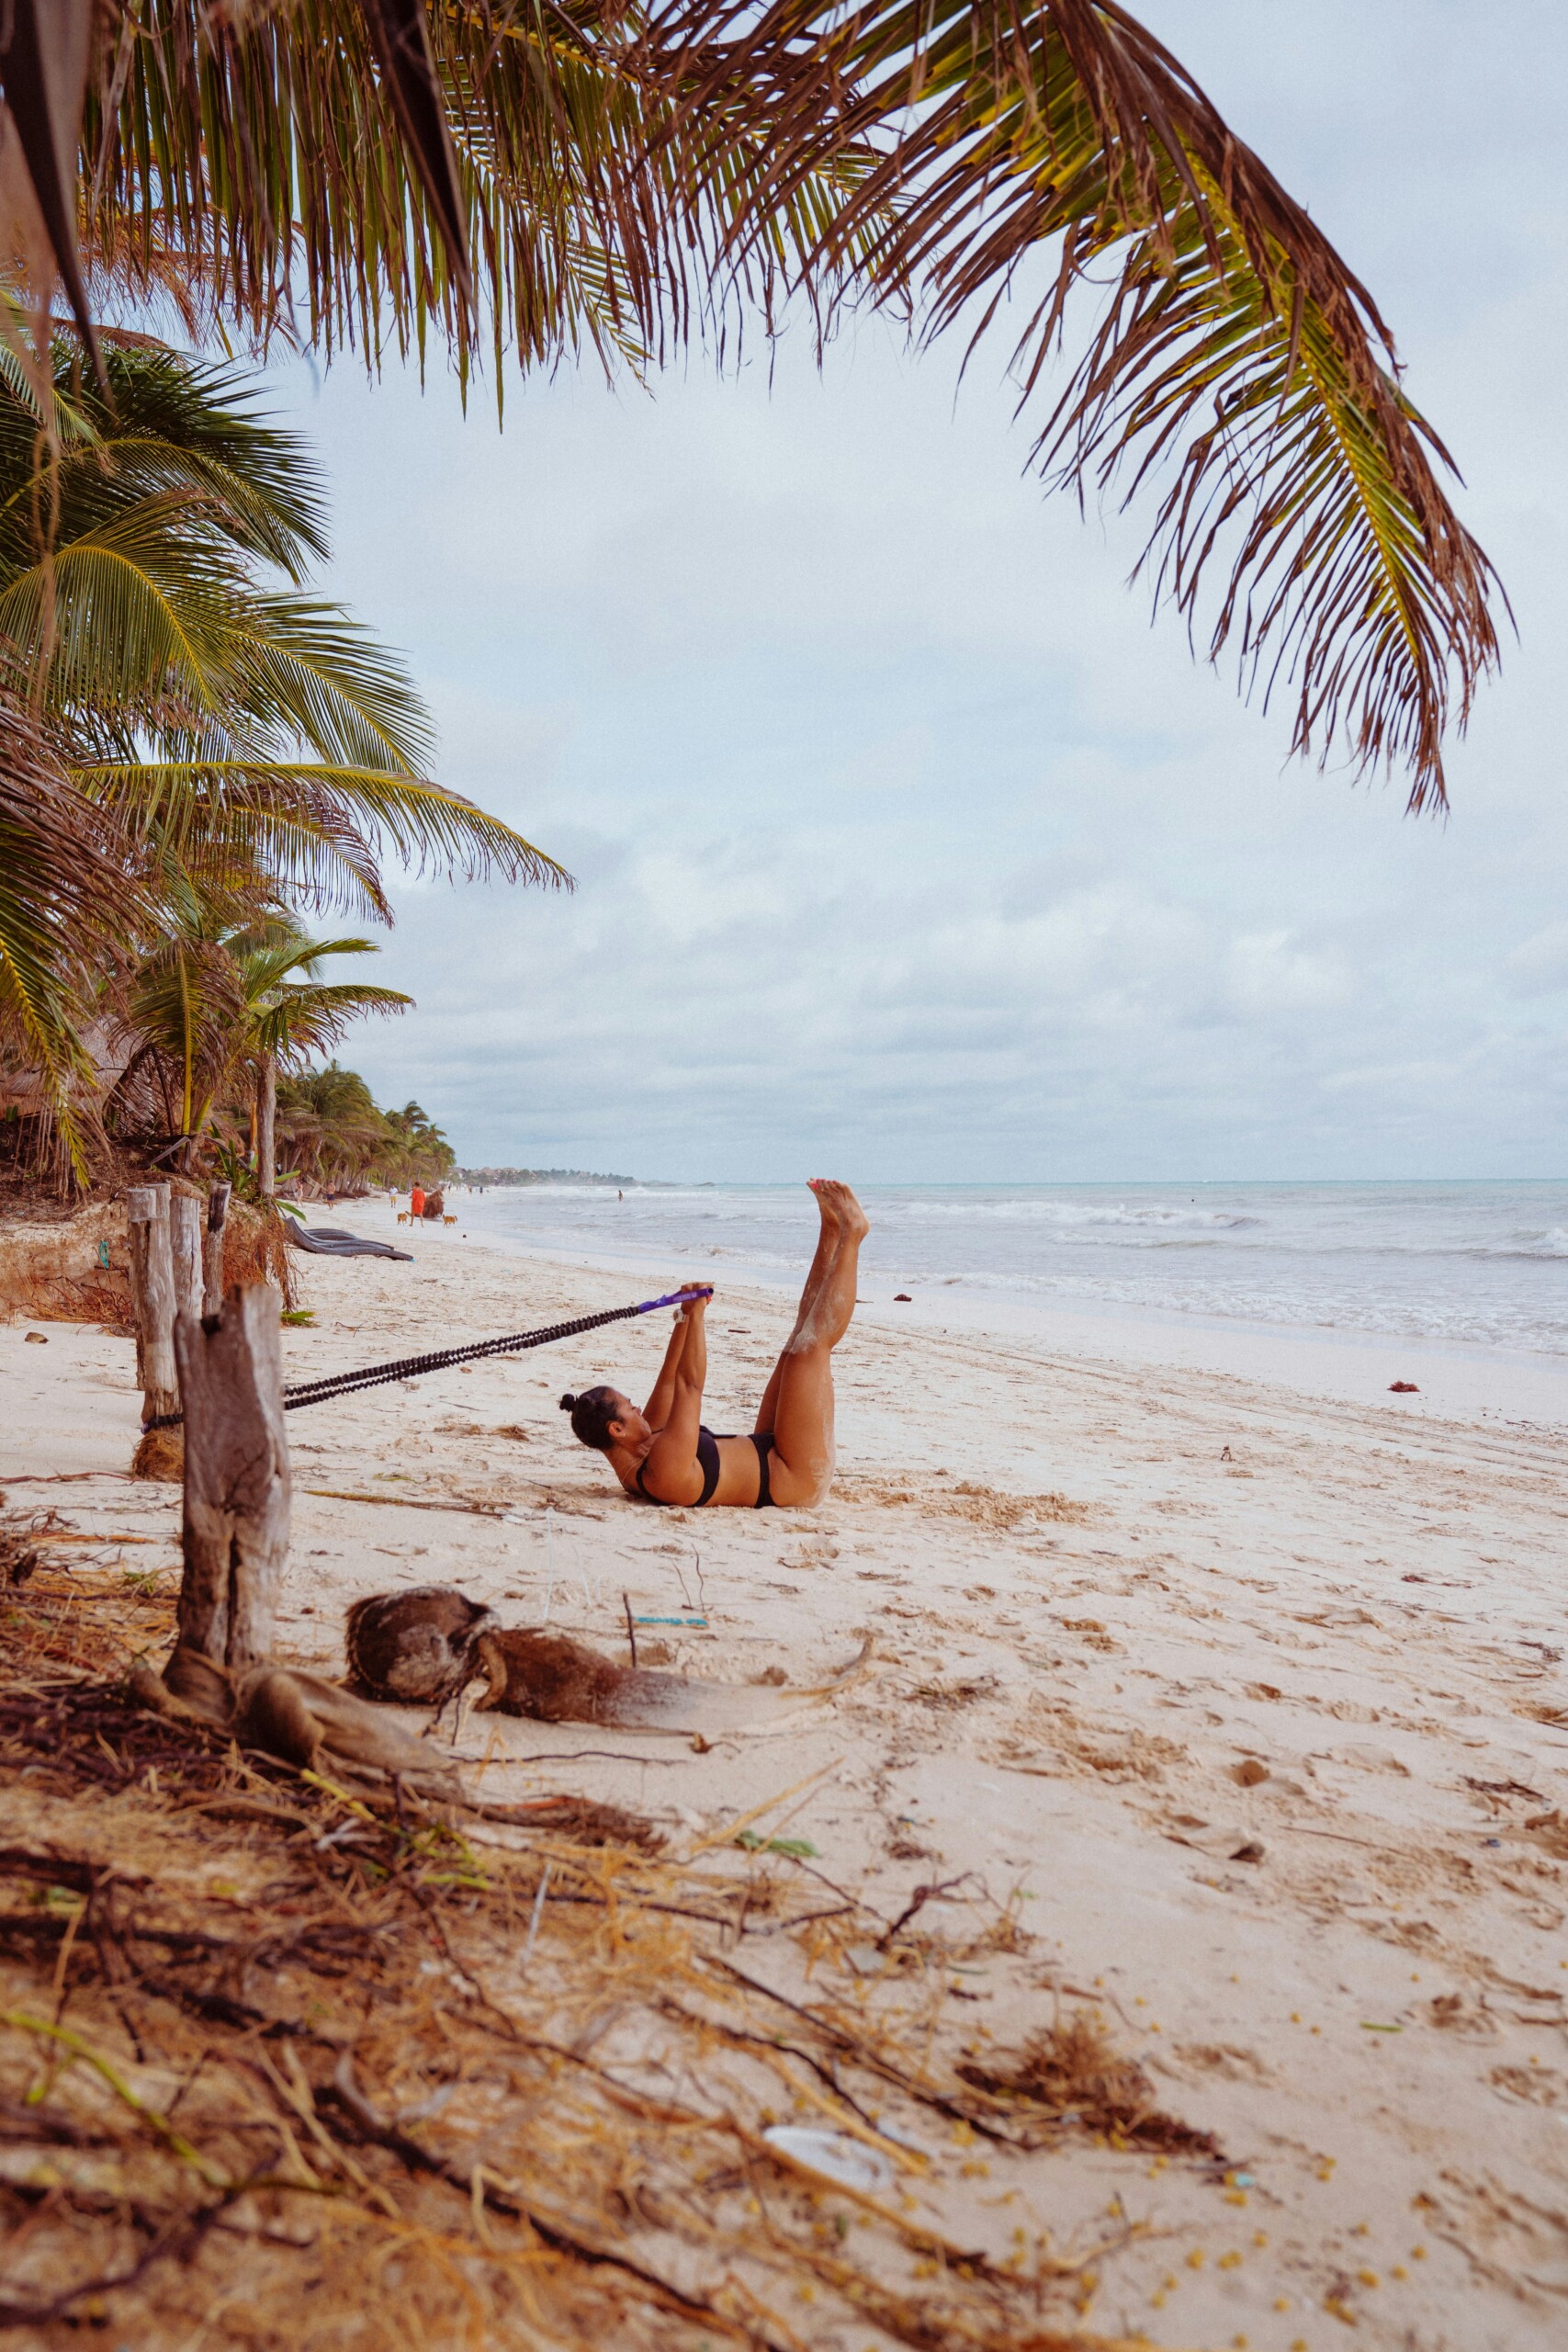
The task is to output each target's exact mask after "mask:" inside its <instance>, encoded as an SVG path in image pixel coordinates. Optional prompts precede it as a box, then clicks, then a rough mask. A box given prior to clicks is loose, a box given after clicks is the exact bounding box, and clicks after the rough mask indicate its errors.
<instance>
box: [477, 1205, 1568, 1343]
mask: <svg viewBox="0 0 1568 2352" xmlns="http://www.w3.org/2000/svg"><path fill="white" fill-rule="evenodd" d="M861 1197H862V1199H863V1202H864V1204H865V1207H866V1210H867V1213H868V1214H869V1216H870V1217H871V1221H872V1231H871V1236H870V1238H869V1239H868V1241H867V1243H866V1246H865V1250H864V1251H863V1256H862V1268H863V1275H864V1281H863V1289H864V1290H866V1291H868V1292H869V1291H871V1290H872V1289H873V1288H874V1290H875V1292H876V1293H877V1294H878V1295H879V1296H883V1297H886V1296H890V1295H892V1293H893V1292H894V1291H896V1290H903V1291H907V1292H908V1293H909V1294H910V1295H913V1296H916V1297H919V1298H920V1299H921V1300H922V1303H926V1304H930V1303H932V1301H933V1299H937V1298H939V1297H941V1298H945V1299H948V1300H951V1301H952V1302H953V1305H954V1306H958V1305H959V1303H960V1302H963V1303H964V1306H967V1307H968V1308H970V1309H972V1310H983V1308H984V1306H985V1305H986V1304H987V1302H992V1301H994V1302H996V1303H998V1304H1005V1305H1008V1306H1015V1307H1016V1306H1034V1307H1036V1308H1037V1309H1038V1308H1046V1307H1048V1306H1050V1305H1051V1303H1053V1302H1055V1305H1056V1306H1058V1307H1060V1308H1069V1307H1071V1308H1074V1309H1077V1310H1079V1311H1084V1310H1088V1311H1098V1312H1101V1313H1111V1314H1115V1313H1118V1312H1119V1313H1121V1314H1123V1315H1154V1316H1156V1317H1161V1318H1164V1317H1178V1318H1189V1317H1190V1318H1203V1319H1205V1320H1213V1319H1215V1318H1218V1319H1222V1320H1224V1321H1226V1322H1233V1323H1234V1322H1239V1323H1243V1324H1254V1325H1268V1326H1271V1327H1273V1328H1275V1329H1280V1327H1284V1328H1287V1329H1297V1330H1314V1331H1320V1332H1325V1333H1328V1332H1336V1331H1337V1332H1344V1333H1345V1334H1346V1335H1347V1336H1350V1335H1356V1336H1359V1337H1371V1336H1383V1337H1387V1338H1390V1339H1399V1340H1420V1341H1425V1342H1427V1343H1428V1344H1437V1345H1438V1346H1443V1345H1451V1344H1454V1343H1456V1342H1457V1343H1460V1344H1465V1343H1469V1344H1471V1345H1480V1346H1483V1347H1490V1348H1501V1349H1507V1350H1510V1351H1528V1352H1530V1353H1539V1354H1547V1355H1559V1356H1568V1182H1520V1183H1482V1182H1477V1183H1404V1184H1391V1183H1382V1184H1374V1183H1342V1184H1196V1183H1190V1184H1177V1183H1172V1184H984V1185H981V1184H953V1185H939V1184H885V1185H868V1186H865V1187H863V1188H862V1193H861ZM462 1209H463V1222H464V1224H465V1225H466V1226H468V1227H470V1228H471V1229H472V1230H473V1231H474V1232H475V1233H476V1234H479V1233H485V1234H487V1235H490V1236H492V1237H493V1238H495V1239H497V1240H510V1241H513V1242H514V1243H521V1244H524V1245H525V1246H528V1247H531V1248H535V1249H538V1250H545V1251H548V1252H551V1253H559V1254H561V1255H579V1256H582V1257H591V1258H593V1259H595V1260H599V1261H608V1262H618V1261H625V1262H626V1264H627V1265H628V1266H633V1265H635V1266H637V1267H638V1268H648V1267H650V1266H652V1267H658V1266H667V1267H668V1269H669V1272H670V1276H671V1283H674V1282H677V1281H680V1280H682V1279H686V1278H689V1277H691V1276H693V1275H694V1274H697V1273H701V1274H702V1275H704V1276H711V1277H712V1278H713V1279H715V1280H716V1281H721V1280H722V1277H723V1275H724V1274H725V1273H726V1272H729V1273H731V1274H733V1275H734V1276H735V1277H736V1278H737V1279H744V1280H748V1281H761V1282H764V1283H779V1284H782V1285H788V1286H789V1287H791V1288H793V1287H795V1285H797V1284H798V1283H799V1280H800V1277H801V1275H802V1273H803V1272H804V1271H805V1268H806V1266H807V1262H808V1260H809V1258H810V1254H811V1250H812V1247H813V1244H814V1242H815V1238H816V1223H817V1221H816V1216H815V1213H814V1211H813V1209H812V1205H811V1203H810V1201H809V1199H808V1198H807V1195H806V1193H805V1192H804V1191H803V1190H802V1188H801V1187H800V1186H799V1185H798V1184H790V1185H773V1184H744V1185H742V1184H713V1185H707V1184H702V1185H691V1186H682V1185H673V1184H671V1185H649V1186H641V1185H637V1186H631V1187H627V1188H626V1190H625V1195H624V1198H620V1199H617V1197H616V1194H615V1191H614V1189H609V1190H606V1189H605V1188H604V1187H603V1186H599V1185H591V1184H582V1185H571V1184H539V1185H530V1186H525V1187H516V1188H497V1189H494V1190H491V1191H490V1192H487V1193H485V1194H484V1195H483V1197H482V1198H481V1197H480V1196H479V1195H478V1194H468V1195H464V1196H462ZM973 1319H979V1320H983V1319H984V1316H983V1312H980V1313H978V1314H976V1315H975V1316H974V1318H973Z"/></svg>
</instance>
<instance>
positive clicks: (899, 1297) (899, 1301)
mask: <svg viewBox="0 0 1568 2352" xmlns="http://www.w3.org/2000/svg"><path fill="white" fill-rule="evenodd" d="M914 1303H915V1302H914V1300H913V1299H912V1298H911V1297H910V1296H909V1294H908V1291H907V1290H896V1291H895V1292H894V1294H893V1304H894V1306H913V1305H914Z"/></svg>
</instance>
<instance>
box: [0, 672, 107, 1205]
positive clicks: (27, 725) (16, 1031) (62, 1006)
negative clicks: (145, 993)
mask: <svg viewBox="0 0 1568 2352" xmlns="http://www.w3.org/2000/svg"><path fill="white" fill-rule="evenodd" d="M117 846H118V844H117V842H116V838H115V836H114V834H113V831H112V830H111V829H110V828H109V827H108V826H107V825H106V823H105V821H104V819H103V816H102V813H101V812H100V811H99V810H97V809H94V808H93V807H92V805H91V804H90V803H89V802H88V801H86V800H85V799H84V797H83V796H82V794H81V793H80V792H79V791H78V789H77V788H76V786H74V784H73V782H72V780H71V778H70V776H69V775H67V774H66V772H65V770H64V768H63V766H62V763H61V761H60V757H59V753H58V748H57V747H56V746H54V745H53V744H51V741H50V738H49V735H48V733H47V730H45V729H43V728H42V727H41V726H40V725H39V720H38V718H37V717H36V715H35V714H34V713H33V712H31V711H30V710H29V709H28V707H27V706H26V704H25V702H24V701H23V700H22V698H21V696H20V695H18V694H17V690H16V684H15V681H14V680H12V681H11V682H10V684H8V685H7V684H6V681H5V675H4V672H3V670H0V1090H3V1092H4V1095H5V1098H6V1104H5V1106H6V1110H7V1112H9V1111H11V1110H17V1111H25V1112H26V1113H27V1114H28V1120H29V1123H30V1125H32V1126H33V1128H34V1130H35V1132H36V1131H37V1130H38V1129H39V1127H40V1126H43V1127H46V1128H48V1129H49V1130H51V1132H52V1135H53V1136H54V1137H55V1138H56V1139H57V1140H58V1141H59V1142H60V1143H61V1144H62V1145H63V1147H64V1149H65V1153H66V1157H67V1160H68V1162H69V1164H70V1166H71V1167H72V1168H73V1169H74V1170H75V1172H76V1173H77V1175H78V1176H82V1175H84V1174H85V1170H86V1165H87V1156H86V1155H87V1138H86V1135H85V1121H84V1110H83V1101H82V1098H83V1095H84V1093H85V1091H89V1089H90V1082H91V1076H92V1072H91V1065H90V1063H89V1060H88V1057H87V1054H86V1051H85V1046H84V1043H83V1039H82V1036H81V1034H80V1025H79V1015H80V1008H81V1005H82V1002H83V1000H84V997H85V996H86V995H87V994H88V993H89V992H90V990H91V988H92V986H93V975H94V972H95V969H96V968H101V967H102V964H103V962H104V960H105V959H106V958H107V956H108V954H109V953H110V947H111V943H112V942H114V941H115V940H117V939H120V938H123V936H124V930H125V925H126V923H127V922H128V921H134V920H135V917H136V914H137V911H138V908H139V902H140V893H139V891H138V890H137V888H135V886H134V885H133V884H132V883H131V882H130V880H129V878H128V876H127V874H126V870H125V867H124V865H123V863H122V862H121V861H120V859H119V858H118V857H117V856H116V854H114V853H115V849H116V847H117Z"/></svg>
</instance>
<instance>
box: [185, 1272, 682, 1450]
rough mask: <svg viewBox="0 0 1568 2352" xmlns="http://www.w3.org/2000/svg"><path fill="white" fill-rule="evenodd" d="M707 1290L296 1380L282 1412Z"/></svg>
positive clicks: (575, 1332)
mask: <svg viewBox="0 0 1568 2352" xmlns="http://www.w3.org/2000/svg"><path fill="white" fill-rule="evenodd" d="M712 1296H713V1290H712V1287H711V1285H709V1284H707V1283H701V1284H697V1285H695V1286H694V1287H693V1288H691V1289H688V1290H672V1291H671V1292H670V1293H669V1295H668V1296H667V1297H664V1298H645V1299H644V1300H643V1301H642V1303H641V1305H640V1306H611V1307H608V1308H606V1309H605V1311H604V1314H603V1315H580V1316H579V1317H577V1319H576V1321H575V1322H572V1323H552V1324H551V1325H550V1326H549V1328H548V1329H547V1330H544V1331H513V1332H512V1333H511V1334H510V1335H509V1336H508V1337H507V1338H506V1339H504V1340H477V1341H476V1342H475V1344H474V1345H473V1346H472V1347H471V1348H437V1349H434V1351H432V1352H431V1353H430V1354H428V1355H423V1356H400V1357H399V1359H398V1361H397V1362H396V1363H373V1364H367V1366H366V1367H365V1369H364V1370H363V1371H362V1372H334V1373H333V1374H331V1375H330V1376H329V1377H328V1378H327V1379H325V1380H303V1381H299V1382H297V1383H296V1384H295V1385H294V1386H293V1387H291V1388H286V1389H285V1390H284V1392H283V1409H284V1411H285V1412H286V1413H293V1412H297V1411H298V1410H299V1408H300V1407H301V1406H302V1405H324V1404H325V1403H326V1402H327V1400H328V1398H329V1397H347V1396H349V1395H350V1394H351V1393H352V1392H353V1391H354V1390H355V1389H356V1388H378V1387H379V1386H381V1385H382V1384H383V1383H384V1382H387V1381H389V1380H417V1379H418V1378H419V1376H420V1374H422V1373H425V1372H445V1371H446V1367H447V1366H448V1365H449V1364H454V1363H473V1362H474V1361H475V1360H476V1359H477V1358H478V1357H479V1356H511V1355H521V1354H522V1353H523V1352H524V1351H525V1349H528V1348H547V1347H548V1346H549V1344H550V1342H551V1340H575V1339H577V1338H578V1337H579V1336H580V1335H581V1333H582V1332H584V1331H597V1330H599V1329H601V1328H602V1327H603V1326H604V1324H606V1323H629V1322H630V1321H631V1320H632V1318H633V1317H634V1316H637V1315H651V1314H653V1313H654V1311H655V1310H656V1308H658V1307H660V1306H685V1305H686V1303H687V1302H688V1300H690V1299H694V1298H711V1297H712ZM184 1419H185V1415H184V1414H183V1413H154V1415H153V1416H152V1419H151V1420H150V1421H143V1422H142V1424H141V1426H142V1428H143V1429H144V1430H172V1429H175V1428H176V1427H177V1426H178V1424H179V1423H180V1422H181V1421H183V1420H184Z"/></svg>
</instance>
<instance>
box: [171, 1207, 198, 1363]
mask: <svg viewBox="0 0 1568 2352" xmlns="http://www.w3.org/2000/svg"><path fill="white" fill-rule="evenodd" d="M169 1254H170V1256H171V1257H172V1259H173V1260H174V1269H175V1315H176V1316H181V1315H196V1316H199V1315H200V1313H201V1292H202V1282H201V1203H200V1202H199V1201H198V1200H197V1199H195V1198H194V1197H193V1195H192V1194H191V1193H171V1194H170V1197H169ZM170 1336H171V1338H172V1336H173V1334H172V1333H171V1335H170Z"/></svg>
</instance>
